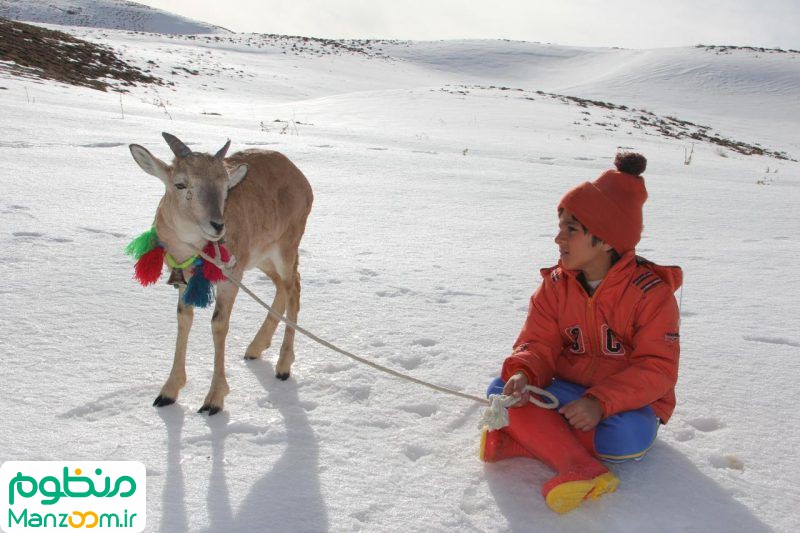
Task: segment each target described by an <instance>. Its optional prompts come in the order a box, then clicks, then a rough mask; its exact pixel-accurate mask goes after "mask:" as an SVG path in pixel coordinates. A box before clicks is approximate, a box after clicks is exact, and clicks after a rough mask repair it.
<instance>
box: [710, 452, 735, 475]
mask: <svg viewBox="0 0 800 533" xmlns="http://www.w3.org/2000/svg"><path fill="white" fill-rule="evenodd" d="M709 461H710V462H711V466H713V467H714V468H728V469H731V470H739V471H743V470H744V461H742V460H741V459H739V458H738V457H736V456H735V455H730V454H728V455H712V456H711V457H709Z"/></svg>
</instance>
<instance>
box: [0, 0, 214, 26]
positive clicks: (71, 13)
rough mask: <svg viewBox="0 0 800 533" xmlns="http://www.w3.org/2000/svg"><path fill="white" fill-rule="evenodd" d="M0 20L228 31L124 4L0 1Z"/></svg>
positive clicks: (106, 0) (112, 0)
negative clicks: (0, 18)
mask: <svg viewBox="0 0 800 533" xmlns="http://www.w3.org/2000/svg"><path fill="white" fill-rule="evenodd" d="M0 17H4V18H7V19H11V20H20V21H25V22H39V23H44V24H58V25H61V26H86V27H92V28H109V29H117V30H131V31H145V32H152V33H164V34H198V33H220V32H224V33H227V31H228V30H225V29H224V28H220V27H219V26H213V25H211V24H206V23H205V22H199V21H196V20H191V19H188V18H186V17H181V16H179V15H175V14H173V13H169V12H166V11H162V10H160V9H155V8H152V7H149V6H146V5H144V4H138V3H136V2H129V1H127V0H0Z"/></svg>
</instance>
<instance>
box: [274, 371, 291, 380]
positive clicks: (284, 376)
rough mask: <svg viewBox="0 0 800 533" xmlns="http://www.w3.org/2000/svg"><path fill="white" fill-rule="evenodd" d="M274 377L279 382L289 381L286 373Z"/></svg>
mask: <svg viewBox="0 0 800 533" xmlns="http://www.w3.org/2000/svg"><path fill="white" fill-rule="evenodd" d="M275 377H276V378H278V379H279V380H281V381H286V380H287V379H289V373H288V372H284V373H282V374H275Z"/></svg>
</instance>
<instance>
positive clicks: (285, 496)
mask: <svg viewBox="0 0 800 533" xmlns="http://www.w3.org/2000/svg"><path fill="white" fill-rule="evenodd" d="M247 366H248V368H249V369H250V370H251V371H252V372H253V374H254V375H255V376H256V378H258V380H259V382H260V383H261V385H262V386H263V387H264V390H265V391H266V392H267V393H268V396H267V401H268V402H269V403H270V404H271V405H273V406H275V407H276V408H277V409H278V411H279V412H280V413H281V415H282V418H283V420H284V422H285V424H286V437H287V443H286V450H285V452H284V454H283V455H282V456H281V458H280V459H279V460H278V461H277V462H276V463H275V464H274V465H273V467H272V468H271V469H270V470H269V471H268V472H267V473H266V474H264V475H263V476H262V477H261V478H260V479H259V480H258V481H256V483H255V484H254V485H253V487H252V488H251V489H250V492H249V493H248V494H247V496H246V497H245V498H244V500H243V501H241V502H240V504H239V506H238V511H237V512H236V513H234V512H233V509H234V508H233V506H232V505H231V500H230V491H229V490H228V482H227V478H226V476H227V472H226V468H227V466H226V461H225V440H226V438H227V436H228V435H230V433H231V431H230V428H229V422H230V417H229V415H228V414H227V413H226V412H224V411H223V412H221V413H219V414H217V415H214V416H212V417H209V418H208V419H207V423H208V427H209V429H210V431H211V460H212V462H211V473H210V475H209V482H208V495H207V509H208V519H209V526H208V531H214V532H218V531H225V532H227V533H233V532H237V531H242V532H248V533H249V532H252V531H254V530H259V531H280V530H285V529H286V528H287V527H289V528H290V529H293V530H297V531H327V530H328V518H327V512H326V509H325V504H324V501H323V499H322V492H321V490H320V482H319V474H318V469H319V445H318V443H317V440H316V437H315V436H314V432H313V430H312V429H311V424H310V423H309V421H308V416H307V415H306V412H305V410H304V409H303V408H302V407H300V406H299V405H298V398H297V385H296V383H295V382H294V381H292V380H289V381H277V380H276V379H275V374H274V372H273V369H272V367H271V365H270V364H269V363H267V362H265V361H261V360H256V361H249V362H248V363H247ZM161 411H164V410H162V409H159V413H161ZM167 411H173V412H179V413H180V414H179V415H178V414H174V415H173V414H171V413H168V412H167ZM167 411H165V413H167V414H162V415H161V417H162V419H164V422H165V425H166V427H167V441H168V442H167V478H166V481H165V484H164V494H163V512H162V516H161V527H160V530H161V531H164V532H166V531H170V532H174V531H186V530H187V528H188V524H187V517H186V514H187V513H186V505H185V503H184V498H185V488H184V481H183V472H182V470H181V466H180V460H181V446H182V444H181V430H182V427H183V415H184V413H183V411H177V410H167ZM198 416H199V415H198ZM254 528H255V529H254Z"/></svg>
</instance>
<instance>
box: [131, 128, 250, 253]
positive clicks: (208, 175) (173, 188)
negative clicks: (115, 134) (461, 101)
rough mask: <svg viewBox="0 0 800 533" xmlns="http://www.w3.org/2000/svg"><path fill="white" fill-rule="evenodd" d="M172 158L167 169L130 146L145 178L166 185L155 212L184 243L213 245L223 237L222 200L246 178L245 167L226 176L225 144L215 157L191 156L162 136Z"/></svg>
mask: <svg viewBox="0 0 800 533" xmlns="http://www.w3.org/2000/svg"><path fill="white" fill-rule="evenodd" d="M162 135H163V136H164V139H165V140H166V141H167V144H169V147H170V149H171V150H172V152H173V153H174V154H175V159H174V160H173V162H172V164H171V165H168V164H166V163H164V162H163V161H161V160H160V159H158V158H157V157H155V156H154V155H153V154H151V153H150V152H149V151H147V149H145V148H143V147H142V146H139V145H138V144H132V145H130V147H129V148H130V150H131V155H133V159H134V160H135V161H136V162H137V163H138V164H139V166H140V167H142V170H144V171H145V172H147V173H148V174H150V175H152V176H155V177H157V178H158V179H160V180H161V181H162V182H164V185H166V188H167V190H166V193H165V194H164V199H163V200H162V202H161V206H160V207H159V209H162V210H166V212H164V213H163V214H164V215H165V216H166V217H168V218H169V219H170V220H171V221H172V222H173V223H174V224H175V226H176V230H178V232H179V233H180V234H182V235H183V236H184V237H185V238H186V241H187V242H191V241H197V240H210V241H217V240H219V239H221V238H222V237H223V236H224V235H225V222H224V218H223V214H224V212H225V200H226V198H227V197H228V191H229V190H230V189H232V188H233V187H235V186H236V185H238V184H239V182H241V181H242V180H243V179H244V177H245V176H246V175H247V165H239V166H238V167H236V168H235V169H234V170H233V171H232V172H231V173H230V174H229V173H228V170H227V169H226V168H225V154H226V153H227V151H228V147H230V145H231V141H230V140H229V141H228V142H227V143H225V146H223V147H222V148H221V149H220V150H219V151H218V152H217V153H216V154H215V155H213V156H212V155H210V154H204V153H198V152H192V151H191V150H190V149H189V147H187V146H186V145H185V144H183V142H181V141H180V139H178V138H177V137H175V136H174V135H170V134H169V133H162Z"/></svg>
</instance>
